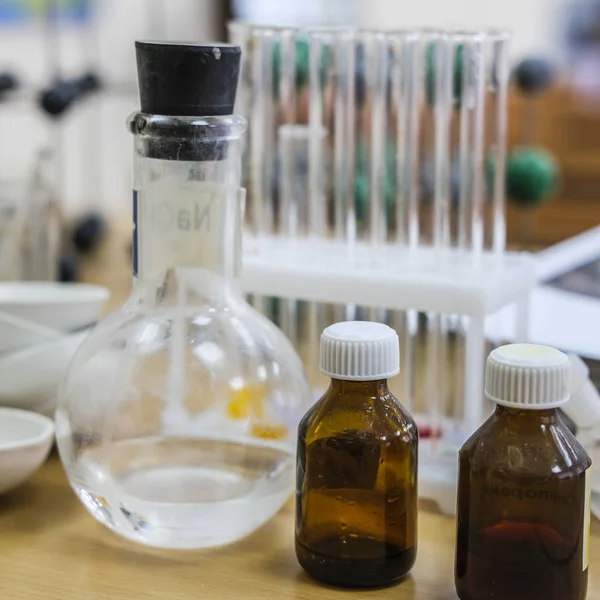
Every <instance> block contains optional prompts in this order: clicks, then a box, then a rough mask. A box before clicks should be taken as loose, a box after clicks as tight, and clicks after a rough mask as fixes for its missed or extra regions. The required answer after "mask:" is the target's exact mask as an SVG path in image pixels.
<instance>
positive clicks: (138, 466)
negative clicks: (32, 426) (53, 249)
mask: <svg viewBox="0 0 600 600" xmlns="http://www.w3.org/2000/svg"><path fill="white" fill-rule="evenodd" d="M217 50H219V49H215V48H213V47H210V48H206V47H201V46H184V45H167V44H151V43H143V44H140V43H138V64H139V63H140V55H141V56H142V58H143V59H144V60H145V63H144V69H145V70H144V73H143V76H142V71H141V70H140V89H141V95H142V111H143V112H140V113H136V114H134V115H132V117H131V118H130V120H129V127H130V129H131V131H132V132H133V133H134V134H135V162H134V166H135V169H134V173H135V174H134V188H135V191H134V224H135V231H134V287H133V292H132V295H131V297H130V298H129V300H128V301H127V302H126V304H125V305H124V306H123V307H122V308H120V309H119V310H117V311H116V312H115V313H113V314H112V315H111V316H109V317H108V318H107V319H105V320H104V321H102V322H101V323H100V324H99V325H98V327H97V328H96V329H95V330H94V332H93V333H92V334H91V335H90V336H89V338H87V340H86V341H85V342H84V344H83V345H82V347H81V349H80V351H79V352H78V354H77V356H76V358H75V360H74V362H73V364H72V366H71V369H70V372H69V374H68V376H67V379H66V381H65V384H64V386H63V389H62V393H61V397H60V399H59V406H58V410H57V416H56V423H57V440H58V446H59V450H60V455H61V458H62V461H63V463H64V466H65V470H66V472H67V475H68V477H69V480H70V482H71V485H72V486H73V488H74V489H75V491H76V493H77V495H78V496H79V498H80V499H81V500H82V502H83V503H84V505H85V506H86V508H87V509H88V510H89V512H90V513H91V514H92V515H93V516H94V517H95V518H96V519H98V520H99V521H100V522H102V523H103V524H104V525H106V526H107V527H109V528H110V529H112V530H114V531H115V532H117V533H119V534H120V535H122V536H124V537H126V538H129V539H132V540H135V541H137V542H140V543H143V544H147V545H152V546H160V547H168V548H201V547H210V546H217V545H221V544H225V543H228V542H231V541H234V540H237V539H239V538H241V537H242V536H244V535H246V534H248V533H250V532H252V531H254V530H255V529H257V528H258V527H260V526H261V525H262V524H263V523H265V522H266V521H267V520H268V519H270V518H271V517H272V516H273V515H274V514H275V513H276V512H277V511H278V510H279V509H280V508H281V506H282V505H283V503H284V502H285V501H286V500H287V498H288V497H289V496H290V494H291V492H292V491H293V488H294V479H295V431H296V427H297V424H298V422H299V420H300V418H301V416H302V414H303V413H304V412H305V411H306V409H307V407H308V405H309V404H310V391H309V387H308V384H307V382H306V378H305V375H304V372H303V368H302V364H301V362H300V360H299V358H298V356H297V354H296V352H295V351H294V349H293V348H292V346H291V344H290V343H289V341H288V340H287V338H286V337H285V336H284V335H283V334H282V333H281V331H280V330H279V329H277V328H276V327H275V326H274V325H273V324H272V323H270V322H269V321H268V320H267V319H265V318H264V317H263V316H261V315H260V314H259V313H257V312H256V311H255V310H254V309H252V308H251V307H250V306H249V305H248V304H247V303H246V302H245V300H244V298H243V296H242V294H241V292H240V290H239V289H238V288H237V286H236V284H235V278H234V275H235V270H236V266H237V264H238V262H239V252H240V241H241V213H242V203H243V191H241V190H240V187H239V182H240V172H241V161H240V149H241V143H240V140H241V136H242V135H243V133H244V131H245V126H246V125H245V121H244V120H243V119H242V118H241V117H235V116H231V115H229V116H227V115H225V116H223V115H222V114H217V115H215V114H210V110H208V109H210V106H209V104H208V103H207V102H204V104H202V103H199V104H202V110H203V112H204V114H205V115H206V113H209V114H208V116H203V117H196V116H194V115H192V116H188V117H181V116H177V117H175V116H170V115H169V114H167V115H165V114H157V111H158V109H157V107H156V106H155V104H158V100H156V98H155V97H151V99H150V100H148V98H147V96H146V97H145V96H144V94H145V93H146V92H147V91H146V89H145V87H144V85H143V84H144V83H145V81H146V79H147V78H148V76H149V73H150V74H152V73H153V70H154V71H157V70H160V69H161V68H162V64H159V63H160V61H159V59H160V60H163V59H165V54H169V53H170V57H166V58H169V61H167V63H168V64H175V65H180V67H181V65H182V64H183V65H184V67H185V65H186V64H187V65H188V66H189V64H190V63H193V64H196V66H197V63H198V58H199V57H201V58H202V59H203V60H207V59H206V57H207V56H208V57H209V59H210V58H211V57H212V60H214V62H215V63H216V62H218V63H219V65H218V67H215V65H214V64H212V63H210V60H208V62H209V63H210V68H209V67H207V70H209V71H210V69H213V70H212V71H211V72H210V73H209V75H210V76H211V77H212V78H213V82H212V83H213V84H214V83H215V82H214V78H215V77H217V78H218V77H221V79H222V78H223V77H224V75H223V73H225V74H226V75H227V80H228V81H230V82H233V83H232V85H233V86H234V93H233V96H231V95H230V96H231V97H230V99H229V100H230V101H229V104H230V105H231V106H232V105H233V97H234V95H235V82H236V81H237V63H238V61H239V49H235V48H232V47H227V46H224V47H221V48H220V50H219V52H217ZM155 53H158V58H156V57H154V56H153V55H154V54H155ZM217 56H218V59H217ZM149 57H150V59H152V60H154V62H152V61H151V60H148V58H149ZM176 57H179V61H177V60H175V58H176ZM165 60H166V59H165ZM204 64H206V63H204ZM232 65H233V67H232ZM234 67H235V69H236V73H234V76H232V75H231V73H230V70H231V69H232V68H234ZM182 68H183V67H182ZM219 69H221V71H219ZM183 70H184V71H185V68H184V69H183ZM196 75H197V79H202V69H201V68H200V70H199V72H197V73H196ZM171 76H172V77H175V75H174V74H171ZM142 77H143V78H144V79H143V80H142ZM193 81H195V80H193ZM208 83H210V82H208ZM165 85H166V88H165V89H167V90H172V89H173V88H174V87H176V86H173V85H171V86H169V85H168V84H165ZM190 85H192V86H194V85H195V83H191V84H190ZM217 89H218V86H215V85H213V87H210V86H205V87H204V88H203V89H202V90H201V92H197V90H196V92H197V93H200V94H204V95H205V96H206V95H209V96H210V95H211V94H213V95H214V94H215V93H217V92H216V91H215V90H217ZM184 91H185V90H184ZM179 92H181V89H180V90H179ZM221 92H222V88H221ZM165 93H166V92H165ZM184 96H185V94H184ZM204 100H206V99H205V98H204ZM222 104H223V102H222V101H221V104H220V106H221V108H220V109H219V110H220V111H222V110H223V109H222ZM207 106H208V109H207ZM162 110H163V112H167V111H166V110H164V109H162ZM175 111H177V112H175ZM183 111H185V107H184V106H175V107H174V108H173V109H172V110H169V112H171V113H172V114H181V113H182V112H183ZM189 112H191V111H188V114H189ZM229 112H231V111H229Z"/></svg>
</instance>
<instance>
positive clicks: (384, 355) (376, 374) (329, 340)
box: [319, 321, 400, 381]
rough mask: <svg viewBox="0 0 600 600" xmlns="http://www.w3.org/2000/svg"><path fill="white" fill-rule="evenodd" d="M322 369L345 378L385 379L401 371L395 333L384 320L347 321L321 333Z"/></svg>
mask: <svg viewBox="0 0 600 600" xmlns="http://www.w3.org/2000/svg"><path fill="white" fill-rule="evenodd" d="M319 363H320V364H319V366H320V369H321V373H324V374H325V375H328V376H329V377H332V378H334V379H344V380H347V381H373V380H376V379H387V378H388V377H393V376H394V375H397V374H398V372H399V371H400V343H399V341H398V334H397V333H396V332H395V331H394V330H393V329H392V328H391V327H388V326H387V325H384V324H383V323H373V322H371V321H346V322H343V323H335V324H334V325H331V326H330V327H327V328H326V329H325V330H324V331H323V333H322V334H321V351H320V359H319Z"/></svg>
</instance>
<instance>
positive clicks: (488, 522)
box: [455, 345, 591, 600]
mask: <svg viewBox="0 0 600 600" xmlns="http://www.w3.org/2000/svg"><path fill="white" fill-rule="evenodd" d="M520 346H525V345H520ZM556 352H558V351H556ZM561 354H562V353H561ZM563 356H564V355H563ZM565 358H566V357H565ZM488 365H489V361H488ZM486 379H487V378H486ZM532 381H533V380H532ZM538 382H539V380H538ZM493 383H494V382H492V385H491V387H493ZM511 385H512V388H511V386H505V387H504V388H503V389H504V390H505V391H507V390H508V391H510V390H511V389H512V390H513V392H514V389H516V388H518V386H519V383H518V380H517V379H514V380H512V384H511ZM486 386H487V383H486ZM501 387H502V386H501V385H500V386H496V388H497V389H500V388H501ZM540 388H541V389H542V388H543V386H540ZM546 398H547V399H548V396H547V397H546ZM505 399H506V398H505ZM551 400H552V398H550V399H549V400H548V403H549V404H551ZM509 402H510V401H509ZM533 408H535V409H536V410H532V409H531V408H525V409H524V408H521V407H518V406H517V402H514V405H513V406H506V405H502V404H498V405H497V407H496V410H495V412H494V414H493V415H492V416H491V417H490V418H489V419H488V420H487V421H486V422H485V423H484V424H483V425H482V427H481V428H480V429H479V430H478V431H477V432H476V433H475V434H474V435H473V436H472V437H471V438H470V439H469V440H468V441H467V442H466V443H465V445H464V446H463V448H462V450H461V451H460V458H459V483H458V506H457V513H458V514H457V517H458V531H457V551H456V570H455V580H456V590H457V593H458V596H459V598H460V599H461V600H486V599H488V598H489V599H493V600H584V599H585V597H586V591H587V562H588V555H587V553H588V549H587V548H588V535H589V504H588V500H589V487H588V475H589V467H590V465H591V460H590V458H589V456H588V455H587V453H586V452H585V450H584V449H583V448H582V446H581V445H580V444H579V442H578V441H577V440H576V439H575V438H574V436H573V434H572V433H571V432H570V431H569V429H568V428H567V426H566V425H565V424H564V422H563V421H562V420H561V418H560V416H559V414H558V409H557V408H555V407H550V408H548V409H544V406H543V405H541V406H539V405H538V406H534V407H533Z"/></svg>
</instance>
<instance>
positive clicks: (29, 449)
mask: <svg viewBox="0 0 600 600" xmlns="http://www.w3.org/2000/svg"><path fill="white" fill-rule="evenodd" d="M53 441H54V423H53V421H52V420H51V419H49V418H48V417H44V416H42V415H38V414H36V413H32V412H28V411H26V410H16V409H14V408H0V494H3V493H4V492H8V491H9V490H12V489H14V488H16V487H17V486H19V485H21V484H22V483H24V482H25V481H27V479H29V478H30V477H31V476H32V475H33V473H35V471H37V469H38V468H39V467H40V466H41V465H42V463H43V462H44V461H45V460H46V458H47V456H48V453H49V452H50V448H51V447H52V443H53Z"/></svg>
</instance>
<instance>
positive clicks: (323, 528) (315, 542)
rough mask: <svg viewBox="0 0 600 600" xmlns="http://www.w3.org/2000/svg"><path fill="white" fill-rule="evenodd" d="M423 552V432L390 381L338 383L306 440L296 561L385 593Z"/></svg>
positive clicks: (303, 426) (301, 449)
mask: <svg viewBox="0 0 600 600" xmlns="http://www.w3.org/2000/svg"><path fill="white" fill-rule="evenodd" d="M416 552H417V429H416V426H415V423H414V421H413V420H412V418H411V416H410V415H409V414H408V413H407V412H406V410H405V409H404V408H403V407H402V405H401V404H400V402H399V401H398V400H397V399H396V398H395V397H394V396H393V395H392V393H391V392H390V391H389V389H388V387H387V381H386V380H379V381H343V380H337V379H333V380H332V381H331V386H330V387H329V389H328V390H327V392H326V393H325V395H324V396H323V397H322V398H321V400H320V401H319V402H318V403H317V404H316V405H315V406H314V407H313V408H312V409H311V410H310V411H309V412H308V413H307V414H306V416H305V417H304V419H303V420H302V422H301V423H300V428H299V434H298V468H297V495H296V554H297V556H298V560H299V562H300V564H301V565H302V567H304V569H306V571H308V573H309V574H310V575H312V576H313V577H314V578H316V579H319V580H321V581H325V582H328V583H333V584H337V585H344V586H379V585H386V584H389V583H392V582H394V581H396V580H398V579H400V578H401V577H402V576H404V575H405V574H406V573H407V572H408V571H409V570H410V568H411V567H412V566H413V564H414V561H415V557H416Z"/></svg>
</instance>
